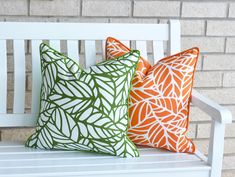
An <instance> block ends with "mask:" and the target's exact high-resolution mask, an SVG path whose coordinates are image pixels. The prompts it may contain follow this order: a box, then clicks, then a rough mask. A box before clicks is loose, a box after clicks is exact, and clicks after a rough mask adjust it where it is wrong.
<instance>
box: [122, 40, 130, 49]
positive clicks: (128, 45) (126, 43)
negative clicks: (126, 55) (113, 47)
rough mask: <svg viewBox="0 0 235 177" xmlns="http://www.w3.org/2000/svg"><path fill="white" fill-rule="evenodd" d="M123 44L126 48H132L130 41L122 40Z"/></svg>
mask: <svg viewBox="0 0 235 177" xmlns="http://www.w3.org/2000/svg"><path fill="white" fill-rule="evenodd" d="M121 43H123V44H124V45H125V46H127V47H128V48H130V46H131V45H130V41H129V40H122V41H121Z"/></svg>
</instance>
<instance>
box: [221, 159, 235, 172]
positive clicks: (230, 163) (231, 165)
mask: <svg viewBox="0 0 235 177" xmlns="http://www.w3.org/2000/svg"><path fill="white" fill-rule="evenodd" d="M223 169H226V170H231V169H233V170H234V169H235V156H233V155H231V156H224V160H223Z"/></svg>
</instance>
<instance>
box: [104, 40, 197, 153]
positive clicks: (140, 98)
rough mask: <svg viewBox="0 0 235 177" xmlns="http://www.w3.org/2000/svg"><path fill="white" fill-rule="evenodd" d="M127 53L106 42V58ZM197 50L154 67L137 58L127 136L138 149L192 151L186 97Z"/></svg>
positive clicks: (126, 50)
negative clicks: (149, 147)
mask: <svg viewBox="0 0 235 177" xmlns="http://www.w3.org/2000/svg"><path fill="white" fill-rule="evenodd" d="M129 50H130V49H129V48H128V47H126V46H125V45H124V44H122V43H121V42H120V41H118V40H116V39H114V38H111V37H109V38H107V40H106V58H107V59H112V58H116V57H118V56H120V55H123V54H124V53H126V52H128V51H129ZM198 55H199V49H198V48H192V49H188V50H186V51H183V52H181V53H178V54H175V55H172V56H169V57H166V58H163V59H161V60H160V61H158V62H157V63H156V64H155V65H154V66H151V65H150V64H149V62H148V61H147V60H145V59H143V58H140V60H139V64H138V67H137V71H136V75H135V77H134V78H133V81H132V86H133V88H132V90H131V92H130V99H129V114H130V124H129V129H128V136H129V137H130V139H131V140H132V141H133V142H134V143H135V144H139V145H148V146H151V147H156V148H165V149H168V150H170V151H175V152H188V153H193V152H194V151H195V145H194V143H193V142H192V141H191V140H190V139H189V138H188V137H187V136H186V132H187V130H188V124H189V108H190V97H191V92H192V84H193V77H194V71H195V67H196V63H197V59H198Z"/></svg>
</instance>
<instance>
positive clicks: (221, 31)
mask: <svg viewBox="0 0 235 177" xmlns="http://www.w3.org/2000/svg"><path fill="white" fill-rule="evenodd" d="M234 31H235V21H231V20H229V21H228V20H227V21H224V20H220V21H219V20H218V21H214V20H213V21H210V20H209V21H207V30H206V35H207V36H234V35H235V32H234Z"/></svg>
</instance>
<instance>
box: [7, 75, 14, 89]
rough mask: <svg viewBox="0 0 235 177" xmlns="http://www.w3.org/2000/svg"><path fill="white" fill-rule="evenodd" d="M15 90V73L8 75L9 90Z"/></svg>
mask: <svg viewBox="0 0 235 177" xmlns="http://www.w3.org/2000/svg"><path fill="white" fill-rule="evenodd" d="M13 89H14V75H13V73H7V90H13Z"/></svg>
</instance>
